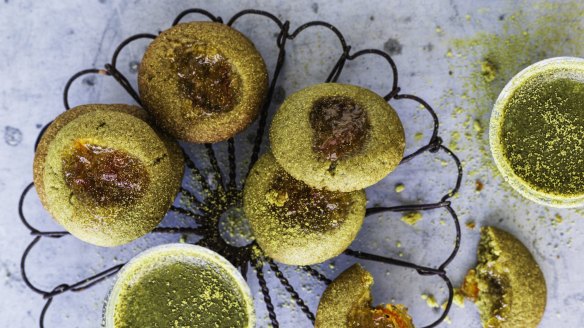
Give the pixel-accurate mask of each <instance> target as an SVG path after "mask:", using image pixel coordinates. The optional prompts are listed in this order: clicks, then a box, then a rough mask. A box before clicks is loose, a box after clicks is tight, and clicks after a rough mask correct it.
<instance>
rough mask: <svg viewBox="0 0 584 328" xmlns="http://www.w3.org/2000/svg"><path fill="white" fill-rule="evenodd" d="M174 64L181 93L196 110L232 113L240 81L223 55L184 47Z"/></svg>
mask: <svg viewBox="0 0 584 328" xmlns="http://www.w3.org/2000/svg"><path fill="white" fill-rule="evenodd" d="M205 50H206V51H205ZM206 52H211V53H206ZM174 63H175V65H176V70H177V73H178V81H179V90H180V92H181V93H182V94H183V96H184V97H186V98H188V99H190V100H191V102H192V105H193V107H196V108H200V109H202V110H203V111H204V112H205V113H207V114H214V113H226V112H229V111H231V110H232V109H233V108H234V107H235V106H236V105H237V102H238V98H239V77H238V76H237V74H236V73H235V72H233V69H232V67H231V64H230V63H229V62H228V60H227V59H226V58H225V57H223V56H222V55H221V54H219V53H216V52H215V51H212V49H205V48H203V49H198V48H197V47H194V46H191V45H188V46H182V47H179V48H177V49H176V50H175V57H174Z"/></svg>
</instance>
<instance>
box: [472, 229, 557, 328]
mask: <svg viewBox="0 0 584 328" xmlns="http://www.w3.org/2000/svg"><path fill="white" fill-rule="evenodd" d="M461 290H462V292H463V294H464V295H465V296H467V297H468V298H470V299H471V300H472V301H474V302H476V305H477V307H478V308H479V312H480V315H481V321H482V324H483V327H485V328H487V327H488V328H515V327H522V328H535V327H537V326H538V325H539V322H540V321H541V318H542V317H543V313H544V310H545V305H546V297H547V289H546V284H545V279H544V276H543V274H542V272H541V270H540V268H539V265H537V263H536V262H535V260H534V259H533V257H532V256H531V254H530V253H529V250H527V248H526V247H525V246H524V245H523V244H522V243H521V242H520V241H519V240H517V239H516V238H515V237H513V235H511V234H510V233H508V232H505V231H503V230H500V229H497V228H494V227H483V228H482V229H481V240H480V243H479V248H478V265H477V266H476V268H475V269H472V270H470V271H469V273H468V275H467V277H466V278H465V281H464V284H463V286H462V288H461Z"/></svg>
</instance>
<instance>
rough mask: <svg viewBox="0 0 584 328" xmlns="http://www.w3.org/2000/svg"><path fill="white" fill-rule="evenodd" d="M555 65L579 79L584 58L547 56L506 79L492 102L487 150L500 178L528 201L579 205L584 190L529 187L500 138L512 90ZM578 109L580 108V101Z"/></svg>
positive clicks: (556, 204)
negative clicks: (558, 191)
mask: <svg viewBox="0 0 584 328" xmlns="http://www.w3.org/2000/svg"><path fill="white" fill-rule="evenodd" d="M556 68H557V69H568V70H574V72H577V74H578V75H577V76H578V78H579V79H582V78H583V77H584V59H582V58H576V57H555V58H549V59H545V60H542V61H539V62H537V63H535V64H533V65H531V66H528V67H527V68H525V69H523V70H522V71H521V72H519V73H518V74H517V75H515V76H514V77H513V78H512V79H511V80H510V81H509V82H508V83H507V85H506V86H505V88H503V91H501V93H500V94H499V97H498V98H497V101H496V102H495V105H494V107H493V112H492V114H491V121H490V124H489V141H490V146H491V153H492V154H493V157H494V159H495V164H496V165H497V168H499V171H500V172H501V174H502V175H503V178H504V179H505V180H506V181H507V182H509V184H510V185H511V186H512V187H513V188H514V189H515V190H517V191H518V192H519V193H520V194H522V195H523V196H525V197H526V198H528V199H530V200H532V201H535V202H537V203H540V204H543V205H547V206H552V207H579V206H582V205H584V193H583V194H578V195H570V196H567V195H562V194H553V193H547V192H544V191H541V190H537V189H535V188H533V187H532V186H531V185H530V184H529V183H527V182H526V181H524V180H523V179H522V178H521V177H519V176H518V175H517V174H515V172H514V171H513V169H512V168H511V165H510V164H509V161H508V159H507V158H506V156H505V152H504V149H503V143H502V140H501V126H502V122H503V121H504V114H505V113H504V108H505V105H506V104H507V102H508V100H509V98H510V96H511V95H512V94H513V92H514V91H515V90H516V89H517V88H518V87H520V86H521V85H522V84H523V83H524V82H525V81H526V80H528V79H529V78H531V77H533V76H535V75H538V74H541V73H542V72H545V71H548V70H550V69H556ZM583 83H584V81H583ZM582 110H584V104H583V108H582Z"/></svg>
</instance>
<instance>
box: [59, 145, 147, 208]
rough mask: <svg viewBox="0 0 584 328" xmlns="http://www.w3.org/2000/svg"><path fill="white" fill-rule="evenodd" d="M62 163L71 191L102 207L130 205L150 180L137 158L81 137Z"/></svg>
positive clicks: (141, 193)
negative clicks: (85, 140) (88, 141)
mask: <svg viewBox="0 0 584 328" xmlns="http://www.w3.org/2000/svg"><path fill="white" fill-rule="evenodd" d="M62 163H63V174H64V178H65V183H66V185H67V187H69V188H70V189H71V192H72V193H73V194H74V195H75V196H77V197H78V198H80V199H81V200H84V201H91V202H94V203H96V204H98V205H101V206H106V205H128V204H131V203H133V202H135V201H136V200H137V199H139V198H140V197H141V196H142V195H143V193H144V190H146V188H147V187H148V184H149V182H150V180H149V178H148V173H147V171H146V168H145V167H144V165H143V164H142V162H141V161H140V160H139V159H138V158H136V157H134V156H132V155H130V154H128V153H126V152H123V151H119V150H115V149H112V148H106V147H102V146H98V145H95V144H91V143H84V142H83V141H82V140H77V141H76V142H75V143H74V145H73V147H72V151H71V152H70V153H67V154H65V155H64V156H63V159H62Z"/></svg>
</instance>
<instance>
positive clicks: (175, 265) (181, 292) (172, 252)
mask: <svg viewBox="0 0 584 328" xmlns="http://www.w3.org/2000/svg"><path fill="white" fill-rule="evenodd" d="M104 321H105V327H106V328H146V327H165V328H166V327H185V328H254V327H255V321H256V317H255V310H254V304H253V299H252V297H251V293H250V290H249V287H248V285H247V284H246V282H245V280H244V279H243V277H242V276H241V274H240V273H239V271H238V270H237V269H236V268H235V267H234V266H233V265H232V264H231V263H229V261H227V260H226V259H225V258H223V257H222V256H220V255H219V254H217V253H215V252H213V251H211V250H209V249H207V248H204V247H201V246H195V245H189V244H166V245H162V246H157V247H154V248H151V249H149V250H147V251H145V252H143V253H141V254H140V255H138V256H136V257H135V258H133V259H132V260H131V261H130V262H128V264H126V265H125V266H124V267H123V268H122V270H121V271H120V273H119V274H118V276H117V280H116V283H115V285H114V287H113V289H112V291H111V293H110V295H109V298H108V302H107V306H106V309H105V318H104Z"/></svg>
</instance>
